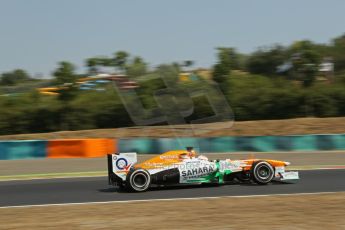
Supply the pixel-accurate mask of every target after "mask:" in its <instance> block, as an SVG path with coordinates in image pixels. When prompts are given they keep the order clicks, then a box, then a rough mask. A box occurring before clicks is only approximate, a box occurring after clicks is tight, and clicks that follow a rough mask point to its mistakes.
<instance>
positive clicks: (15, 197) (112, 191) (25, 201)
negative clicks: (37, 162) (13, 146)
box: [0, 169, 345, 207]
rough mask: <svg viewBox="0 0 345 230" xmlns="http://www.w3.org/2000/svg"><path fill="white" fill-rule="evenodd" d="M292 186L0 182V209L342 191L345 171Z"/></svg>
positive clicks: (305, 176) (304, 175)
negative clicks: (140, 189)
mask: <svg viewBox="0 0 345 230" xmlns="http://www.w3.org/2000/svg"><path fill="white" fill-rule="evenodd" d="M300 177H301V179H300V180H299V181H298V182H297V183H295V184H281V183H274V184H269V185H264V186H262V185H254V184H232V185H223V186H188V187H184V186H183V187H182V186H179V187H165V188H152V189H151V190H149V191H148V192H144V193H126V192H120V191H118V190H117V189H116V188H113V187H110V186H108V184H107V182H108V181H107V178H106V177H89V178H66V179H42V180H26V181H6V182H0V207H3V206H18V205H38V204H59V203H84V202H98V201H125V200H146V199H170V198H194V197H217V196H238V195H265V194H292V193H318V192H339V191H345V170H343V169H339V170H338V169H335V170H310V171H300Z"/></svg>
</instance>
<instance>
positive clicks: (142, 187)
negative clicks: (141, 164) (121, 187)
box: [126, 168, 151, 192]
mask: <svg viewBox="0 0 345 230" xmlns="http://www.w3.org/2000/svg"><path fill="white" fill-rule="evenodd" d="M150 184H151V176H150V173H149V172H148V171H147V170H145V169H140V168H139V169H134V170H132V171H130V172H129V173H128V174H127V177H126V188H127V189H128V190H130V191H133V192H145V191H146V190H147V189H148V188H149V187H150Z"/></svg>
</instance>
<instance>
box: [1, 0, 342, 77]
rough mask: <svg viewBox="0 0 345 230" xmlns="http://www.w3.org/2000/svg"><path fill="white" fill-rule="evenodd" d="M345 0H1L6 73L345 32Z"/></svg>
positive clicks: (207, 56)
mask: <svg viewBox="0 0 345 230" xmlns="http://www.w3.org/2000/svg"><path fill="white" fill-rule="evenodd" d="M344 12H345V1H343V0H329V1H325V0H289V1H282V0H257V1H254V0H242V1H239V0H238V1H235V0H233V1H232V0H214V1H211V0H208V1H206V0H170V1H167V0H141V1H140V0H127V1H125V0H0V31H1V32H0V72H4V71H9V70H12V69H14V68H24V69H26V70H28V71H29V72H30V73H31V74H36V73H43V74H45V75H49V74H50V73H51V72H52V71H53V70H54V68H56V65H57V64H56V63H57V62H58V61H61V60H68V61H71V62H73V63H75V64H76V65H77V66H78V67H79V68H78V71H79V72H82V71H84V69H83V60H84V59H85V58H87V57H92V56H96V55H111V54H112V53H114V52H115V51H118V50H126V51H128V52H130V53H132V54H133V55H139V56H142V57H144V58H145V60H146V61H148V62H149V63H150V64H151V65H152V66H154V65H157V64H160V63H167V62H173V61H182V60H195V61H196V66H204V67H208V66H211V65H212V64H213V63H214V62H215V49H214V48H215V47H218V46H231V47H236V48H238V50H239V51H241V52H245V53H248V52H251V51H253V50H255V49H256V48H257V47H259V46H264V45H271V44H274V43H281V44H285V45H287V44H290V43H291V42H292V41H295V40H301V39H311V40H313V41H315V42H320V43H327V42H329V41H330V39H331V38H334V37H336V36H339V35H342V34H343V33H345V27H344V22H345V13H344Z"/></svg>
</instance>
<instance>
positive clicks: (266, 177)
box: [250, 161, 274, 185]
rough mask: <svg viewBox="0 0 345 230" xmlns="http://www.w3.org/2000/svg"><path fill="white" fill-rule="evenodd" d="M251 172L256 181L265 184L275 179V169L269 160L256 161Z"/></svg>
mask: <svg viewBox="0 0 345 230" xmlns="http://www.w3.org/2000/svg"><path fill="white" fill-rule="evenodd" d="M250 174H251V177H252V180H253V181H254V182H255V183H257V184H260V185H265V184H268V183H269V182H271V180H272V179H273V177H274V169H273V167H272V165H271V164H270V163H268V162H267V161H257V162H254V164H253V166H252V169H251V173H250Z"/></svg>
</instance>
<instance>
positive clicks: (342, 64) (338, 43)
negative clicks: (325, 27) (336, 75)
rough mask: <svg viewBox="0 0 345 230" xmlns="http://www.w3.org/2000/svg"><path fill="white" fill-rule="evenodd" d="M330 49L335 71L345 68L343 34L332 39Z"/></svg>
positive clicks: (344, 38) (344, 37)
mask: <svg viewBox="0 0 345 230" xmlns="http://www.w3.org/2000/svg"><path fill="white" fill-rule="evenodd" d="M331 50H332V56H333V58H334V69H335V71H337V72H340V71H343V70H345V34H344V35H342V36H340V37H338V38H335V39H334V40H333V42H332V46H331Z"/></svg>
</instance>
